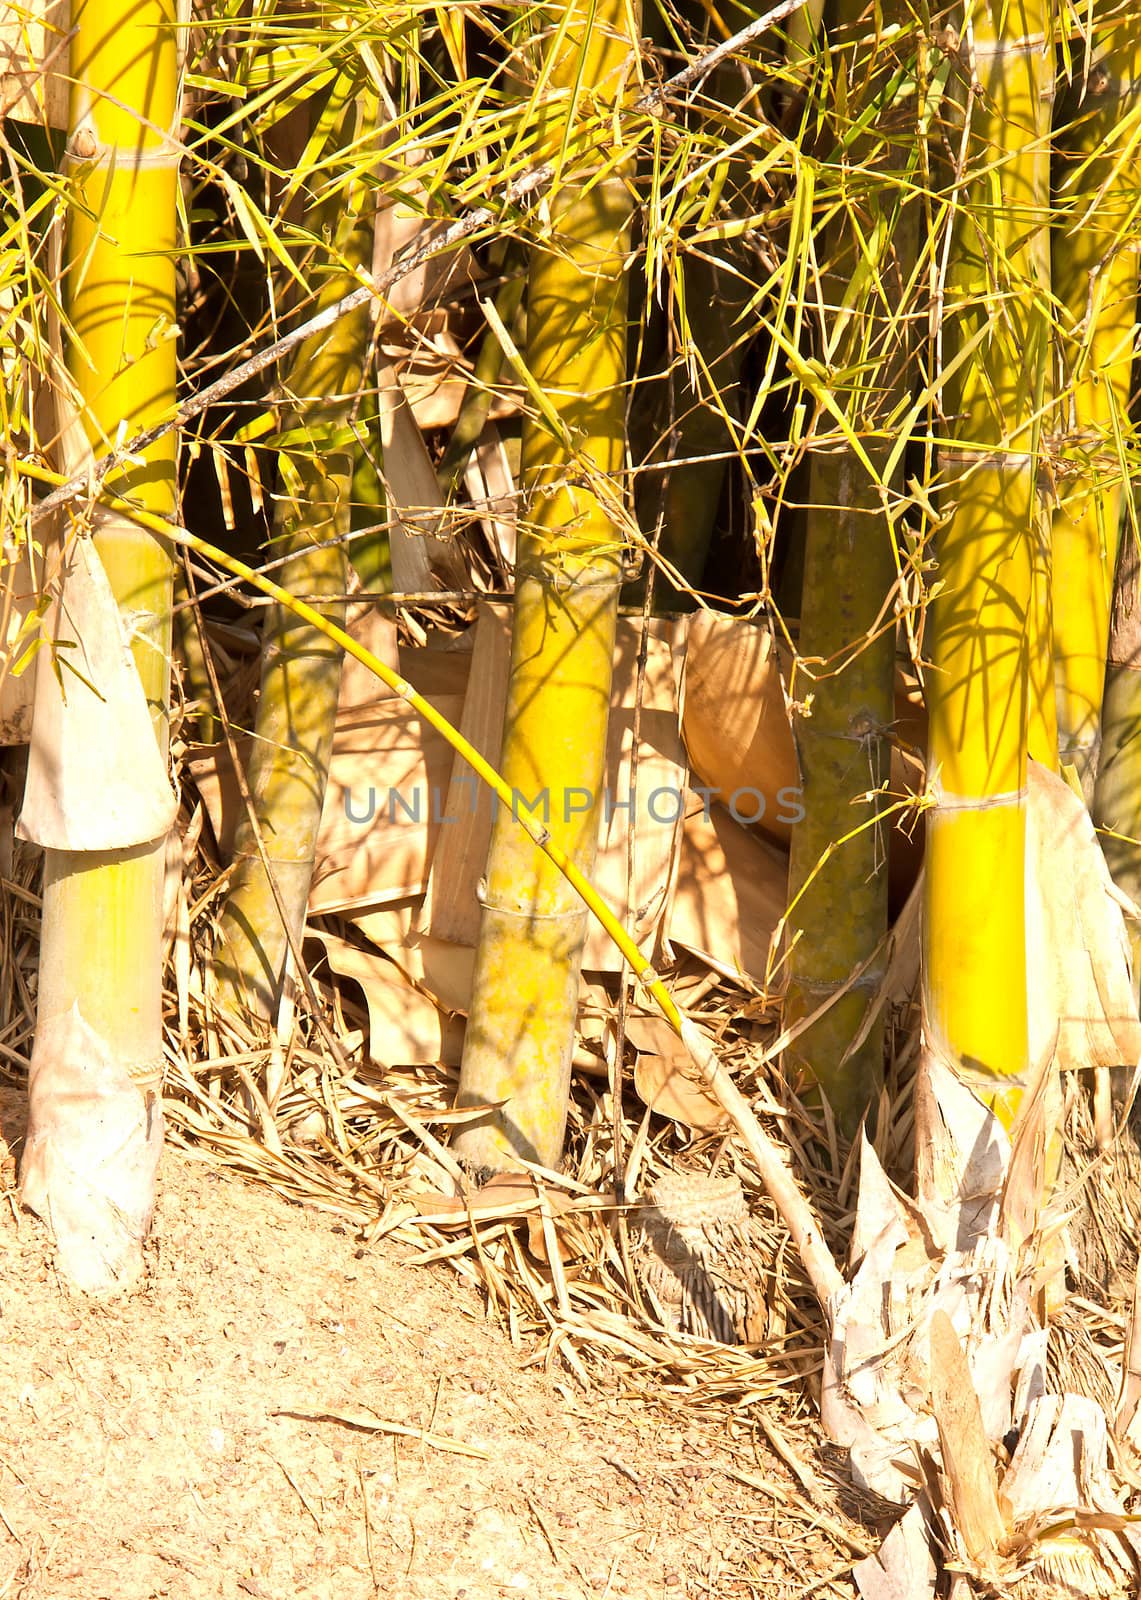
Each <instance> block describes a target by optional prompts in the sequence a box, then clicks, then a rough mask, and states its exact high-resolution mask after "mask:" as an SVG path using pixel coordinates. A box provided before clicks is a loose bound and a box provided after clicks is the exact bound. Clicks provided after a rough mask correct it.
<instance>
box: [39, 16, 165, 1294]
mask: <svg viewBox="0 0 1141 1600" xmlns="http://www.w3.org/2000/svg"><path fill="white" fill-rule="evenodd" d="M70 25H71V28H72V29H73V36H72V43H71V59H70V68H69V70H70V77H71V83H72V88H71V95H70V108H69V118H68V137H67V145H66V152H65V160H64V171H65V173H66V174H67V176H68V177H69V179H70V182H71V195H70V203H69V205H68V210H67V218H66V232H65V246H64V279H63V293H64V304H65V309H66V313H67V331H68V339H67V347H66V360H67V366H68V371H69V374H70V378H71V382H72V386H73V388H72V393H73V396H74V398H75V401H76V403H77V411H78V422H79V423H80V425H81V428H82V433H83V435H85V436H86V440H87V442H88V445H89V447H90V449H91V451H92V452H93V453H94V454H95V455H102V454H104V453H105V452H106V451H108V450H109V449H110V448H111V447H112V446H113V445H114V444H116V443H117V442H118V441H119V439H120V438H121V436H122V434H121V430H125V436H126V437H128V438H129V437H130V436H131V435H133V434H135V433H137V432H139V431H140V430H142V429H144V428H146V427H148V426H149V425H151V424H153V423H156V422H159V421H165V420H166V418H168V417H169V416H170V415H171V413H172V412H173V410H174V407H175V402H176V385H177V363H176V342H177V317H176V311H175V271H174V262H175V249H176V232H175V222H176V215H177V211H176V202H177V184H178V159H179V157H178V142H177V139H176V137H175V132H176V128H177V120H178V106H177V84H178V68H177V58H176V52H177V44H178V36H177V20H176V7H175V5H174V3H173V0H131V3H130V4H119V3H117V0H77V3H76V4H75V6H74V7H73V10H72V13H71V18H70ZM63 404H64V406H65V408H66V407H67V406H68V405H69V404H70V400H64V401H63ZM175 449H176V440H175V435H174V434H173V433H168V434H166V435H165V437H164V438H162V439H161V440H159V441H158V442H157V443H156V444H154V445H152V446H150V447H148V448H147V449H146V451H145V452H143V454H142V457H141V459H138V460H136V461H134V462H133V463H132V464H131V465H130V466H129V467H127V468H126V469H124V470H123V471H122V472H120V473H119V474H117V475H116V478H115V488H116V489H117V490H118V491H119V492H120V493H121V494H123V495H125V496H127V497H128V498H129V502H130V504H131V505H132V506H137V507H140V508H142V510H143V511H145V512H152V513H155V514H156V515H157V516H160V517H170V516H172V515H173V512H174V510H175V506H176V501H177V482H176V471H175ZM93 527H94V535H95V538H94V542H95V549H96V551H97V553H98V557H99V562H100V563H101V565H102V568H103V570H104V572H105V573H106V576H107V578H108V580H109V582H110V586H111V590H112V593H113V594H114V597H115V599H116V601H117V603H118V606H119V609H120V615H121V619H122V624H123V629H124V633H125V636H126V637H127V638H128V639H129V640H130V645H131V653H132V656H133V659H134V663H135V667H136V669H137V671H138V676H139V678H140V680H141V683H142V687H143V692H144V694H145V696H146V700H147V703H148V705H149V707H150V711H151V719H152V723H153V727H154V732H155V738H156V742H157V745H158V749H159V752H160V754H161V756H162V757H163V758H164V759H165V755H166V749H167V741H168V707H169V691H170V667H169V661H170V647H171V607H172V572H173V563H172V556H171V549H170V545H169V543H168V542H167V541H166V540H165V539H163V538H162V537H158V536H156V534H155V532H154V531H153V529H154V524H153V519H152V523H151V526H150V527H144V526H142V525H141V524H140V523H139V522H136V521H134V520H133V519H132V517H131V515H130V513H129V512H128V511H126V510H125V509H123V507H122V505H121V506H120V509H118V510H116V511H108V510H105V509H102V508H100V509H99V510H97V511H96V512H95V513H94V516H93ZM99 798H100V797H99V796H98V795H97V794H93V795H92V797H91V800H92V804H93V806H97V805H98V803H99ZM172 800H173V797H172ZM172 810H173V804H172ZM165 857H166V841H165V838H158V839H156V840H153V841H152V842H150V843H143V844H140V845H137V846H133V847H130V848H124V849H118V850H109V851H106V852H100V851H98V850H87V851H83V852H78V851H71V850H56V849H48V850H46V851H45V856H44V876H43V922H42V929H41V936H40V940H41V942H40V967H39V987H38V994H37V1015H36V1036H35V1042H34V1046H33V1051H32V1071H31V1083H30V1093H29V1116H28V1132H27V1138H26V1141H25V1153H24V1159H23V1165H22V1170H21V1182H22V1190H23V1197H24V1200H25V1203H26V1204H27V1205H28V1206H29V1207H30V1208H31V1209H32V1210H34V1211H36V1212H38V1213H39V1214H40V1215H41V1216H43V1217H44V1218H45V1219H46V1220H47V1221H48V1222H49V1224H50V1226H51V1228H52V1231H53V1233H54V1235H55V1239H56V1246H57V1264H58V1266H59V1268H60V1270H61V1271H62V1272H63V1274H64V1275H65V1276H66V1277H67V1278H69V1279H70V1280H71V1281H72V1282H73V1283H75V1284H76V1285H78V1286H79V1287H81V1288H83V1289H85V1290H89V1291H91V1292H94V1293H110V1292H112V1291H114V1290H116V1289H119V1288H122V1287H124V1286H128V1285H130V1284H131V1283H133V1282H134V1281H135V1280H136V1279H137V1278H138V1276H139V1275H140V1274H141V1272H142V1266H143V1261H142V1241H143V1238H144V1237H145V1235H146V1233H147V1230H148V1228H149V1226H150V1220H151V1215H152V1211H153V1207H154V1196H155V1176H156V1172H157V1167H158V1160H159V1155H160V1153H161V1150H162V1139H163V1122H162V1110H161V1104H162V1100H161V1096H162V1077H163V1065H164V1062H163V1033H162V955H163V940H162V932H163V915H162V905H163V881H164V875H165Z"/></svg>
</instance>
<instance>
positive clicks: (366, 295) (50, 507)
mask: <svg viewBox="0 0 1141 1600" xmlns="http://www.w3.org/2000/svg"><path fill="white" fill-rule="evenodd" d="M805 3H806V0H780V3H779V4H778V5H775V6H773V7H772V8H771V10H769V11H766V12H765V13H764V15H763V16H760V17H757V18H756V19H755V20H754V21H752V22H750V23H749V25H748V27H745V28H742V29H740V31H739V32H737V33H735V34H734V35H733V36H732V38H730V39H725V40H723V41H722V43H721V44H719V45H716V46H715V47H714V48H713V49H712V50H708V51H706V52H705V53H704V54H703V55H700V56H698V58H697V60H696V61H691V62H690V64H689V65H688V66H687V67H683V68H682V70H681V71H680V72H677V73H675V74H674V76H673V77H672V78H667V79H666V81H665V82H664V83H661V84H659V85H658V86H657V87H656V88H654V89H648V90H647V91H646V93H645V94H643V95H641V96H640V97H639V98H638V99H637V100H635V102H634V104H633V106H632V107H631V109H632V110H633V111H634V112H635V113H636V114H637V113H645V112H648V111H658V110H660V109H661V107H662V106H664V105H665V103H666V102H667V101H668V100H670V99H673V98H674V97H675V96H677V95H679V94H680V93H682V92H683V91H685V90H687V89H690V88H692V87H693V85H695V84H697V83H699V82H700V81H701V80H702V79H703V78H705V77H707V76H708V75H709V73H711V72H712V71H713V70H714V68H715V67H717V66H719V65H720V63H721V62H722V61H725V60H727V59H728V57H729V56H732V55H735V54H737V52H739V51H741V50H743V49H745V48H746V47H747V46H748V45H750V44H752V43H753V42H754V41H755V40H757V39H759V38H760V37H761V35H762V34H764V33H767V32H768V30H769V29H770V28H773V27H775V26H776V24H777V23H778V22H783V21H784V20H785V18H786V17H789V16H791V15H792V13H793V12H794V11H799V10H800V8H801V7H802V6H803V5H804V4H805ZM555 173H556V168H555V165H554V163H553V162H549V161H547V162H544V163H543V164H542V166H538V167H534V168H532V170H531V171H530V172H525V173H524V174H523V176H522V177H521V178H516V179H515V181H514V182H513V183H509V184H508V185H507V186H506V188H505V189H503V190H502V192H501V193H500V195H499V197H498V202H499V207H500V208H502V207H503V206H505V205H519V204H521V203H525V202H528V201H535V200H538V199H540V198H541V197H542V196H543V195H544V194H545V193H546V191H547V190H548V189H549V188H550V186H551V183H552V182H553V180H554V178H555ZM497 214H498V212H497V210H496V209H493V208H492V207H491V206H489V205H488V206H477V207H476V208H475V209H474V210H473V211H467V212H465V213H464V215H463V216H462V217H458V218H457V219H456V221H455V222H453V223H451V224H450V225H449V226H448V227H446V228H444V229H442V230H441V231H440V232H439V233H438V234H437V235H436V237H435V238H434V239H429V240H427V241H426V242H425V243H424V244H422V245H421V246H420V247H419V249H417V250H414V251H413V252H412V254H411V255H409V256H405V258H404V259H403V260H402V261H397V262H394V263H393V265H392V266H391V267H389V268H388V270H387V271H386V272H382V273H381V275H380V277H378V278H375V279H373V281H372V282H371V283H362V284H361V286H360V288H359V289H353V290H352V291H351V293H349V294H347V295H345V296H344V298H343V299H341V300H338V301H336V303H335V304H333V305H331V306H327V307H326V308H325V310H324V311H319V312H318V313H317V315H316V316H314V317H310V319H309V320H308V322H303V323H302V324H301V326H300V327H297V328H294V329H293V331H292V332H291V333H287V334H285V335H284V337H283V338H281V339H278V340H276V341H275V342H274V343H273V344H271V345H267V346H266V347H265V349H264V350H259V351H258V352H257V354H256V355H252V356H250V357H249V359H248V360H246V361H243V362H241V363H240V365H238V366H236V367H234V368H232V369H231V370H230V371H229V372H227V373H225V374H224V375H223V376H222V377H221V378H219V379H218V380H217V381H216V382H215V383H212V384H210V385H209V386H208V387H207V388H205V389H202V390H200V391H199V393H198V394H196V395H194V396H193V397H192V398H191V399H189V400H188V401H187V402H186V404H185V405H183V406H180V407H179V409H178V410H177V411H176V412H175V414H174V416H173V417H171V418H170V419H169V420H168V421H166V422H161V423H157V424H156V425H155V426H154V427H153V428H146V429H144V430H143V432H142V433H137V434H136V435H135V436H134V438H133V439H129V440H128V441H127V443H126V444H124V445H121V446H120V447H119V448H118V449H117V450H112V451H109V452H108V454H107V455H105V456H101V457H100V458H99V460H98V461H96V462H94V463H93V465H92V466H91V467H90V468H89V470H88V471H87V472H85V473H83V474H82V475H77V476H76V477H74V478H70V479H69V480H68V481H67V483H64V484H61V485H60V487H59V488H58V489H53V490H52V492H51V494H49V495H47V496H45V498H44V499H43V500H41V501H40V502H39V504H38V505H37V506H36V507H35V509H34V510H33V512H32V517H31V525H32V527H35V526H36V525H37V524H38V523H39V522H40V521H41V520H42V519H43V518H44V517H47V516H50V515H51V513H52V512H53V511H56V510H58V509H59V507H60V506H62V505H66V504H67V502H68V501H69V500H74V499H75V498H76V496H77V495H81V494H93V493H94V492H95V490H97V489H98V488H99V486H100V485H101V484H102V483H103V482H104V481H105V480H106V479H107V478H108V477H109V475H110V474H111V473H112V472H114V471H115V470H116V469H117V468H118V467H121V466H123V465H124V464H126V463H127V462H128V461H129V460H130V458H131V457H132V456H137V455H139V454H140V453H141V452H142V451H144V450H147V449H149V447H150V446H151V445H152V444H154V443H155V442H156V441H157V440H159V439H161V438H162V437H163V436H164V435H165V434H168V433H170V432H171V431H172V430H173V429H175V428H183V427H185V426H186V424H187V423H188V422H192V421H193V420H194V418H195V417H199V416H201V415H202V413H203V412H204V411H206V410H208V409H209V407H210V406H212V405H216V404H217V403H218V401H219V400H224V399H225V398H226V396H227V395H229V394H232V393H233V391H234V390H235V389H238V388H240V387H241V386H242V385H243V384H244V383H248V382H249V380H250V379H251V378H256V377H257V376H258V375H259V374H260V373H262V372H264V371H265V370H266V368H267V367H272V366H273V365H274V364H275V362H278V361H280V360H281V358H282V357H283V356H287V355H289V354H290V352H291V351H293V350H296V348H297V346H298V345H299V344H302V343H303V342H304V341H305V340H306V339H308V338H311V337H312V335H313V334H315V333H323V332H324V331H325V329H326V328H331V327H332V326H333V324H334V323H335V322H339V321H340V319H341V318H342V317H347V316H351V315H352V313H353V312H354V311H356V310H357V308H358V307H359V306H363V305H366V304H367V303H368V302H369V301H370V300H372V299H374V298H377V297H379V296H381V295H383V294H385V293H386V292H387V291H388V290H389V289H391V288H392V286H393V285H394V284H396V283H399V282H400V281H401V280H402V279H403V278H406V277H408V275H409V274H410V273H412V272H415V271H417V269H418V268H420V267H422V266H423V265H424V264H425V263H426V262H428V261H432V260H434V259H435V257H436V256H440V255H443V254H444V252H445V251H448V250H452V249H454V248H455V247H456V245H459V244H462V243H463V242H464V240H466V239H469V238H470V237H471V236H472V234H474V233H478V232H479V231H480V230H481V229H482V228H486V227H488V226H489V225H490V224H491V223H493V222H494V221H495V220H496V216H497Z"/></svg>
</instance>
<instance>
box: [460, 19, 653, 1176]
mask: <svg viewBox="0 0 1141 1600" xmlns="http://www.w3.org/2000/svg"><path fill="white" fill-rule="evenodd" d="M636 25H637V19H636V18H635V17H633V16H632V15H631V12H630V10H629V9H628V8H627V7H626V6H625V5H623V4H622V3H621V0H605V3H604V4H601V5H598V6H597V7H595V8H591V9H588V8H587V7H585V6H584V7H581V8H580V7H579V6H578V5H572V6H570V7H569V8H568V9H567V11H565V12H563V13H562V14H561V20H560V26H559V29H558V31H557V33H555V35H554V36H553V39H554V42H553V44H552V45H551V46H549V47H548V48H549V49H550V50H552V51H553V58H549V59H548V62H547V65H548V66H549V67H550V77H549V80H548V93H549V95H550V101H549V108H548V111H547V115H548V116H549V117H550V118H551V122H550V126H549V127H548V129H547V130H546V131H547V133H548V135H550V134H552V133H554V134H555V135H557V132H558V128H559V125H560V119H565V117H566V114H567V113H566V109H565V108H566V104H567V101H568V99H569V98H570V97H571V96H573V94H574V89H575V85H576V84H577V83H578V82H579V81H580V73H581V83H583V84H586V85H589V86H590V89H591V90H592V91H593V95H592V98H593V99H594V100H595V103H596V104H597V103H599V102H602V101H604V100H605V99H606V98H610V99H615V98H617V97H618V95H619V93H620V91H621V89H622V75H623V71H624V68H625V67H626V65H627V63H628V60H629V56H630V52H631V50H632V49H633V45H634V39H635V38H636V33H635V34H634V35H633V36H631V33H630V31H629V30H630V28H631V27H635V28H636ZM564 125H565V123H564ZM627 177H628V175H625V174H618V175H610V176H607V177H606V178H604V179H601V180H599V181H596V182H594V183H593V184H588V183H586V182H585V181H583V180H582V179H580V178H579V177H578V176H577V175H576V177H575V179H574V180H573V181H567V182H565V183H564V184H561V185H559V186H557V189H556V197H555V199H554V201H553V202H552V207H551V237H550V240H549V242H548V241H547V240H543V241H542V242H541V243H538V244H536V245H535V246H534V247H533V253H532V256H531V262H530V269H529V274H528V285H527V341H526V352H525V356H526V361H527V365H528V367H529V369H530V373H531V375H532V376H533V378H534V380H535V382H536V383H537V385H538V386H539V388H540V389H541V390H542V391H543V392H544V393H545V395H546V396H547V397H548V398H549V400H550V402H551V405H552V406H553V408H554V411H555V413H556V415H557V420H558V423H559V427H558V429H557V430H556V428H555V427H554V426H553V425H552V423H551V421H550V420H546V421H542V420H537V419H533V420H529V421H528V422H527V424H526V426H525V429H524V435H523V468H522V471H523V482H524V488H525V490H526V491H527V495H528V510H527V527H526V530H525V531H524V533H523V534H522V536H521V538H520V544H519V555H518V560H517V564H516V580H515V616H514V627H513V633H512V652H511V671H510V678H509V682H508V693H507V710H506V716H505V721H504V742H503V755H502V760H501V768H502V771H503V776H504V777H505V778H506V780H507V782H508V783H509V784H511V786H512V788H513V790H514V791H515V792H516V793H518V794H521V795H524V796H534V795H535V794H536V793H542V794H543V795H544V796H545V797H547V799H548V801H549V807H550V810H549V823H548V824H547V826H548V828H549V831H550V834H551V836H552V838H554V839H555V840H556V841H557V842H558V844H559V846H560V847H561V848H562V849H563V850H565V851H566V853H567V855H568V856H569V858H570V860H571V861H572V862H573V863H574V865H575V866H576V867H577V868H579V870H580V871H582V872H583V873H584V874H589V872H590V870H591V868H592V866H593V862H594V854H595V845H596V840H597V833H598V813H597V807H598V803H599V800H600V797H601V792H602V777H603V760H604V756H605V749H606V729H607V721H608V717H609V707H610V680H611V670H612V663H613V653H614V634H615V627H616V623H617V612H618V594H619V586H620V581H621V563H620V554H621V547H622V537H623V536H622V532H621V517H622V503H621V498H620V493H621V492H620V490H619V488H618V485H619V483H620V474H621V471H622V468H623V465H624V446H625V430H624V420H625V402H626V396H625V389H624V385H625V376H626V323H627V291H626V274H625V270H624V263H625V259H626V255H627V252H628V248H629V227H630V215H631V198H630V190H629V187H628V181H627ZM585 937H586V916H585V913H584V910H583V907H582V904H581V902H580V901H579V899H578V896H577V895H576V894H575V892H574V891H573V889H572V888H571V886H570V885H569V884H568V883H567V882H566V880H565V879H564V878H563V876H562V874H561V873H560V872H559V871H558V870H557V869H556V868H555V867H554V865H553V863H552V862H551V861H550V860H549V859H548V857H547V856H545V855H543V854H541V853H540V852H539V851H537V850H536V849H535V847H534V845H533V844H532V842H531V841H530V840H529V839H528V838H527V837H526V835H525V834H523V833H522V831H521V830H520V829H519V827H518V824H517V823H516V822H515V821H513V819H512V817H511V816H510V814H509V813H505V812H502V811H501V812H500V814H499V815H498V816H497V818H496V821H495V824H494V826H493V829H492V837H491V844H490V849H489V854H488V863H487V873H486V878H485V883H484V894H483V915H482V919H481V926H480V937H479V944H478V948H477V951H476V965H475V976H474V982H473V992H472V1004H471V1012H470V1015H469V1018H468V1026H467V1034H466V1040H465V1045H464V1056H463V1063H462V1066H461V1071H460V1087H459V1096H458V1103H459V1104H460V1105H461V1106H473V1107H476V1106H492V1105H494V1106H495V1107H496V1108H497V1109H495V1110H493V1111H489V1112H488V1114H487V1115H486V1116H484V1117H481V1118H478V1119H477V1120H476V1121H474V1122H473V1123H471V1124H469V1125H467V1126H466V1127H465V1128H464V1129H463V1130H461V1132H460V1134H459V1135H458V1137H457V1139H456V1150H457V1153H458V1154H459V1155H460V1156H461V1158H462V1159H463V1160H464V1161H465V1162H467V1163H468V1164H470V1165H471V1166H472V1167H473V1168H475V1169H477V1170H482V1169H501V1168H503V1167H507V1166H511V1165H513V1164H517V1163H518V1161H519V1160H520V1159H522V1160H524V1161H532V1162H538V1163H539V1164H541V1165H543V1166H547V1167H554V1166H557V1164H558V1162H559V1160H560V1157H561V1154H562V1147H563V1137H564V1132H565V1127H566V1115H567V1102H568V1096H569V1090H570V1069H571V1057H572V1054H573V1049H574V1031H575V1021H576V1017H577V1011H578V983H579V970H580V967H581V960H582V947H583V943H584V940H585Z"/></svg>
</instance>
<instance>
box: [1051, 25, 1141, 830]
mask: <svg viewBox="0 0 1141 1600" xmlns="http://www.w3.org/2000/svg"><path fill="white" fill-rule="evenodd" d="M1095 15H1096V13H1095ZM1139 104H1141V24H1139V22H1138V20H1137V19H1136V18H1133V19H1131V20H1130V21H1128V22H1119V23H1118V24H1117V25H1115V26H1114V27H1112V28H1107V29H1104V30H1102V31H1099V32H1095V34H1094V40H1093V47H1092V49H1091V51H1090V53H1089V55H1088V57H1087V56H1080V57H1079V58H1078V59H1077V60H1076V61H1075V63H1074V70H1073V73H1072V76H1071V80H1070V83H1069V85H1068V86H1067V89H1066V92H1065V94H1063V95H1062V96H1061V97H1060V98H1059V101H1058V105H1057V108H1056V112H1055V117H1054V126H1055V130H1056V132H1055V153H1054V206H1055V222H1054V230H1053V254H1052V269H1053V288H1054V293H1055V295H1056V296H1057V298H1058V301H1059V305H1060V307H1061V311H1062V317H1063V323H1062V327H1061V329H1060V330H1059V337H1058V355H1059V365H1060V373H1059V384H1058V392H1059V397H1060V408H1059V409H1060V415H1059V418H1058V430H1059V434H1060V437H1059V439H1058V441H1057V450H1058V453H1057V457H1056V471H1055V478H1056V493H1057V496H1058V504H1057V509H1056V510H1055V512H1054V518H1053V546H1054V548H1053V560H1054V594H1055V602H1054V644H1055V658H1056V673H1057V701H1058V731H1059V749H1060V754H1061V758H1062V760H1063V761H1064V762H1066V763H1068V764H1071V765H1073V766H1074V767H1076V769H1077V772H1078V776H1079V778H1080V779H1081V782H1082V787H1083V789H1084V790H1085V793H1086V796H1087V799H1088V798H1089V797H1090V796H1091V795H1092V793H1093V787H1094V783H1095V780H1096V776H1097V764H1098V750H1099V722H1100V713H1101V700H1102V689H1103V682H1104V674H1105V659H1106V641H1107V638H1108V633H1109V613H1110V600H1111V597H1112V593H1113V575H1114V569H1115V567H1116V563H1117V547H1118V535H1119V530H1120V525H1121V511H1122V499H1123V480H1124V477H1125V476H1126V475H1127V474H1128V471H1129V464H1128V461H1127V460H1125V459H1123V457H1122V449H1121V440H1122V437H1123V432H1124V429H1125V428H1126V426H1127V417H1128V410H1129V396H1130V380H1131V374H1132V366H1133V348H1134V343H1135V338H1136V318H1137V269H1138V262H1137V250H1136V242H1135V241H1136V232H1137V228H1138V226H1139V224H1141V218H1139V214H1138V213H1139V207H1141V182H1139V181H1138V178H1137V162H1138V140H1137V130H1136V127H1135V125H1134V124H1135V116H1136V109H1137V107H1138V105H1139Z"/></svg>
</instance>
